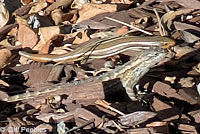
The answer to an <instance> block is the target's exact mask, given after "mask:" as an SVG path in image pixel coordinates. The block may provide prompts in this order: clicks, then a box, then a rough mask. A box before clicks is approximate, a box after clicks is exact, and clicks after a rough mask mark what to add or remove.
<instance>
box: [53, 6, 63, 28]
mask: <svg viewBox="0 0 200 134" xmlns="http://www.w3.org/2000/svg"><path fill="white" fill-rule="evenodd" d="M51 18H52V20H53V21H54V23H55V24H56V25H58V24H59V23H61V22H62V11H61V9H59V8H58V9H55V10H53V11H52V12H51Z"/></svg>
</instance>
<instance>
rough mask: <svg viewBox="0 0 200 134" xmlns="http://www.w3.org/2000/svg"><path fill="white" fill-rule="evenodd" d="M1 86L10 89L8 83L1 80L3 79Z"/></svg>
mask: <svg viewBox="0 0 200 134" xmlns="http://www.w3.org/2000/svg"><path fill="white" fill-rule="evenodd" d="M0 85H3V86H5V87H9V84H8V83H6V82H5V81H3V80H1V79H0Z"/></svg>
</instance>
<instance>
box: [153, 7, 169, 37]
mask: <svg viewBox="0 0 200 134" xmlns="http://www.w3.org/2000/svg"><path fill="white" fill-rule="evenodd" d="M153 11H154V12H155V14H156V17H157V20H158V26H159V32H160V35H161V36H166V35H167V32H166V31H165V28H164V27H163V25H162V23H161V19H160V16H159V15H158V12H157V10H156V9H155V8H154V9H153Z"/></svg>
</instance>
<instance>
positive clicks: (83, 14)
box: [77, 3, 117, 23]
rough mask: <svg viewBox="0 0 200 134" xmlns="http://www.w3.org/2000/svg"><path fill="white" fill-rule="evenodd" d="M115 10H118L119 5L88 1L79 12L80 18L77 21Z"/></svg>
mask: <svg viewBox="0 0 200 134" xmlns="http://www.w3.org/2000/svg"><path fill="white" fill-rule="evenodd" d="M115 11H117V5H115V4H113V5H111V4H92V3H86V4H84V5H83V7H82V9H81V10H80V12H79V15H80V18H79V19H78V20H77V23H79V22H81V21H84V20H87V19H89V18H92V17H94V16H96V15H98V14H102V13H106V12H115Z"/></svg>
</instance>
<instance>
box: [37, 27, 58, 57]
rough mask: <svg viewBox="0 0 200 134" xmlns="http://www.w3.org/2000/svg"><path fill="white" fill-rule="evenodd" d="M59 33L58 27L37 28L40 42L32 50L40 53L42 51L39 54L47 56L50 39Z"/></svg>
mask: <svg viewBox="0 0 200 134" xmlns="http://www.w3.org/2000/svg"><path fill="white" fill-rule="evenodd" d="M59 33H60V27H59V26H52V27H42V28H39V35H40V41H39V42H38V43H37V45H36V46H35V47H34V48H33V50H39V51H40V50H41V49H43V50H42V51H41V52H40V53H43V54H47V53H48V51H49V46H50V43H51V38H52V37H53V36H54V35H57V34H59ZM44 48H45V49H44Z"/></svg>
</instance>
